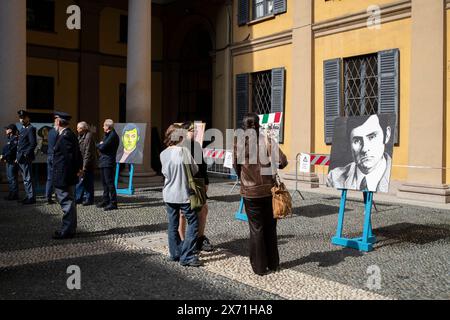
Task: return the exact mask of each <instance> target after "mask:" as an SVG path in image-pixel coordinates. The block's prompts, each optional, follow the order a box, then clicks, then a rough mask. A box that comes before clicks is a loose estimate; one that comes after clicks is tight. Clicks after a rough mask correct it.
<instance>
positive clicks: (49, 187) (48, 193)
mask: <svg viewBox="0 0 450 320" xmlns="http://www.w3.org/2000/svg"><path fill="white" fill-rule="evenodd" d="M57 138H58V132H56V130H55V128H52V129H51V130H50V131H49V132H48V149H47V150H48V151H47V183H46V185H45V197H46V198H47V204H55V202H54V201H53V193H54V191H55V190H54V189H55V188H54V187H53V149H54V148H55V144H56V139H57Z"/></svg>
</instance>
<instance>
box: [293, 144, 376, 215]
mask: <svg viewBox="0 0 450 320" xmlns="http://www.w3.org/2000/svg"><path fill="white" fill-rule="evenodd" d="M302 154H309V156H310V161H311V162H310V164H311V166H321V167H322V177H323V180H324V181H323V183H320V179H319V182H318V185H319V186H320V185H323V186H326V182H325V177H326V176H327V175H325V174H324V170H325V168H328V167H329V166H330V155H329V154H315V153H304V152H301V153H299V154H297V156H296V157H295V190H294V191H293V192H292V198H294V196H295V194H296V193H298V194H299V195H300V196H301V197H302V200H305V197H304V196H303V194H302V193H301V192H300V190H298V183H299V182H301V183H305V182H304V181H299V180H298V178H299V176H298V173H299V166H300V157H301V155H302ZM309 183H311V182H309ZM371 202H372V204H373V207H374V208H375V211H377V212H378V208H377V205H376V203H375V201H374V200H372V201H371Z"/></svg>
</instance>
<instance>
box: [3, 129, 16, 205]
mask: <svg viewBox="0 0 450 320" xmlns="http://www.w3.org/2000/svg"><path fill="white" fill-rule="evenodd" d="M5 133H6V136H7V138H8V142H7V144H6V145H5V146H4V147H3V151H2V154H1V155H0V159H1V161H4V162H5V163H6V177H7V179H8V186H9V194H8V196H7V197H5V200H7V201H13V200H19V184H18V181H17V174H18V170H17V164H16V156H17V142H18V137H17V134H18V130H17V127H16V125H15V124H10V125H9V126H7V127H5Z"/></svg>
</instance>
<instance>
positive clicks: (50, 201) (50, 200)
mask: <svg viewBox="0 0 450 320" xmlns="http://www.w3.org/2000/svg"><path fill="white" fill-rule="evenodd" d="M47 204H48V205H52V204H56V202H55V201H53V200H52V199H47Z"/></svg>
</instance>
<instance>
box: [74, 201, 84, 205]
mask: <svg viewBox="0 0 450 320" xmlns="http://www.w3.org/2000/svg"><path fill="white" fill-rule="evenodd" d="M75 202H76V204H82V203H83V200H77V201H75Z"/></svg>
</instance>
